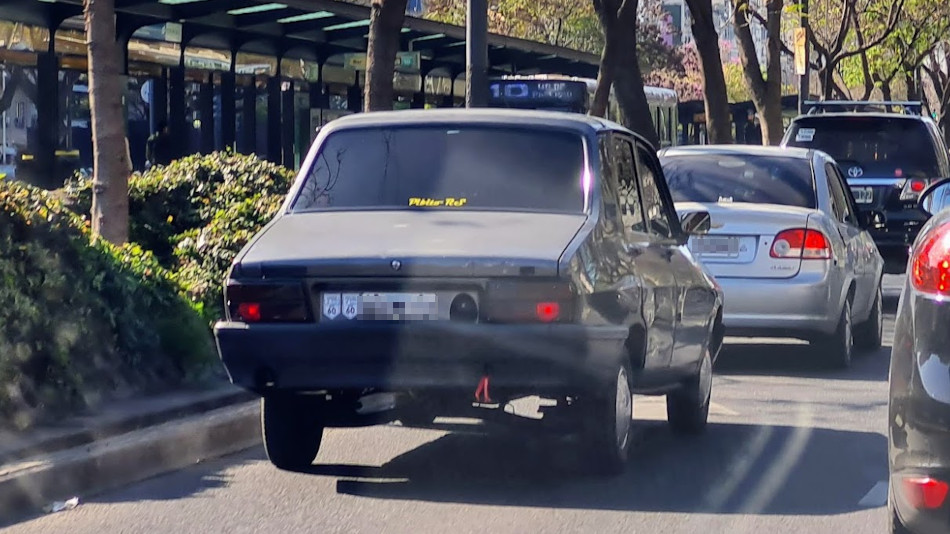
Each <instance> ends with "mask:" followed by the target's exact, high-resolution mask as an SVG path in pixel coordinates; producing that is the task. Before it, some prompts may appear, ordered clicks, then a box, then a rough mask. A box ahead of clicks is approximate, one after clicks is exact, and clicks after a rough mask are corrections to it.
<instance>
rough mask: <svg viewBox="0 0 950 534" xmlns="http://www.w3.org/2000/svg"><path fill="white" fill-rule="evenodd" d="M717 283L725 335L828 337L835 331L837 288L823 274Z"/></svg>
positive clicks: (838, 308) (725, 279)
mask: <svg viewBox="0 0 950 534" xmlns="http://www.w3.org/2000/svg"><path fill="white" fill-rule="evenodd" d="M717 280H718V281H719V284H720V285H721V286H722V291H723V295H724V302H723V325H724V326H725V328H726V335H741V336H754V335H757V334H758V335H764V336H768V335H783V332H788V331H793V332H794V333H802V332H808V333H813V332H823V333H832V332H834V330H835V328H836V327H837V324H838V318H839V313H840V311H841V310H840V307H839V301H840V298H839V297H840V288H836V287H835V286H834V284H833V283H832V280H831V278H829V277H828V276H826V275H824V274H823V273H822V274H819V273H806V272H801V273H799V274H798V275H797V276H795V277H794V278H782V279H758V278H718V279H717ZM789 334H791V332H789Z"/></svg>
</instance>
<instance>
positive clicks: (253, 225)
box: [65, 152, 294, 321]
mask: <svg viewBox="0 0 950 534" xmlns="http://www.w3.org/2000/svg"><path fill="white" fill-rule="evenodd" d="M293 179H294V173H293V171H290V170H288V169H286V168H285V167H281V166H279V165H275V164H273V163H269V162H267V161H265V160H262V159H259V158H258V157H256V156H254V155H250V156H244V155H240V154H234V153H233V152H217V153H214V154H208V155H194V156H189V157H187V158H184V159H181V160H178V161H175V162H172V163H171V164H170V165H168V166H167V167H155V168H152V169H150V170H149V171H148V172H146V173H145V174H136V175H134V176H133V177H132V178H131V180H130V181H129V204H130V207H129V211H130V214H131V227H130V240H131V241H133V242H135V243H138V244H139V245H141V246H142V247H143V248H145V249H147V250H150V251H153V252H154V254H155V256H156V258H158V261H159V262H160V263H161V264H162V265H163V266H165V267H166V268H168V269H170V270H171V271H172V272H173V276H174V277H175V279H176V280H177V281H178V282H179V283H180V284H181V285H182V287H183V288H184V290H185V291H186V293H187V294H188V295H189V297H190V298H191V299H192V300H193V301H194V302H195V304H196V306H197V307H198V308H199V309H200V310H202V313H203V314H204V316H205V318H206V320H208V321H214V320H215V319H217V318H218V317H220V316H221V314H222V313H223V305H222V296H221V285H222V282H223V281H224V276H225V274H226V272H227V269H228V267H229V266H230V264H231V261H232V260H233V259H234V257H235V256H236V255H237V253H238V252H240V250H241V248H242V247H243V246H244V245H245V244H246V243H247V241H248V240H249V239H250V238H251V237H253V236H254V234H255V233H257V231H258V230H260V229H261V228H262V227H263V226H264V225H265V224H267V222H269V221H270V219H271V218H273V216H274V215H275V214H276V213H277V210H278V209H279V208H280V205H281V204H282V203H283V201H284V197H285V195H286V194H287V191H288V189H289V188H290V185H291V184H292V183H293ZM65 192H66V195H67V198H68V199H69V201H70V203H71V205H72V207H73V209H74V210H75V211H77V212H78V213H89V210H90V208H91V205H92V186H91V183H90V182H89V181H88V180H84V179H82V178H81V177H75V178H74V179H73V180H71V181H70V182H69V183H67V184H66V190H65Z"/></svg>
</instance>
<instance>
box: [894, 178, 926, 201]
mask: <svg viewBox="0 0 950 534" xmlns="http://www.w3.org/2000/svg"><path fill="white" fill-rule="evenodd" d="M929 185H930V180H926V179H923V178H911V179H910V180H907V181H906V182H904V187H903V188H902V189H901V202H910V201H914V202H916V201H917V199H918V198H919V197H920V194H921V193H923V192H924V189H927V186H929Z"/></svg>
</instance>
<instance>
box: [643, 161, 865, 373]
mask: <svg viewBox="0 0 950 534" xmlns="http://www.w3.org/2000/svg"><path fill="white" fill-rule="evenodd" d="M660 156H661V161H662V164H663V170H664V173H665V175H666V178H667V180H668V183H669V187H670V192H671V193H672V195H673V200H674V202H675V205H676V210H677V212H678V214H679V216H680V217H683V216H685V215H687V214H688V213H692V212H696V211H708V212H709V213H710V215H711V217H712V224H711V226H712V228H711V230H710V232H709V234H707V235H704V236H696V237H693V238H691V239H690V242H689V249H690V251H691V253H692V254H693V255H694V257H695V258H696V259H698V260H699V261H700V262H702V264H703V265H704V266H705V267H706V268H707V269H708V270H709V272H710V274H712V275H713V276H714V277H715V278H716V280H718V281H719V283H720V285H721V286H722V289H723V293H724V296H725V302H724V305H723V323H724V326H725V328H726V331H727V334H728V335H733V336H756V337H758V336H767V337H773V336H774V337H791V338H800V339H805V340H808V341H810V342H811V343H812V344H813V345H820V346H821V347H822V349H823V350H822V354H823V355H824V357H826V358H830V359H831V362H830V363H833V364H834V365H836V366H840V367H847V366H848V365H850V363H851V355H852V349H853V347H854V345H855V344H857V345H858V346H859V347H860V348H863V349H867V350H873V349H876V348H878V347H880V345H881V330H882V324H883V319H882V316H883V313H882V309H881V308H882V305H881V299H882V296H881V276H882V273H883V263H884V262H883V259H882V258H881V255H880V253H879V252H878V250H877V246H876V245H875V244H874V241H873V240H872V238H871V236H870V234H869V233H868V232H867V228H868V226H869V225H870V224H872V223H873V222H877V221H876V220H875V219H876V217H875V216H874V215H873V214H869V215H862V214H861V213H860V212H859V211H858V209H857V206H856V205H855V202H854V199H853V197H852V196H851V190H850V189H849V188H848V186H847V183H846V182H845V180H844V177H843V176H842V175H841V172H840V170H839V169H838V166H837V165H836V164H835V161H834V160H833V159H832V158H831V157H830V156H828V155H827V154H825V153H823V152H820V151H815V150H806V149H790V148H777V147H751V146H745V147H742V146H728V147H727V146H694V147H681V148H675V149H666V150H663V151H661V153H660Z"/></svg>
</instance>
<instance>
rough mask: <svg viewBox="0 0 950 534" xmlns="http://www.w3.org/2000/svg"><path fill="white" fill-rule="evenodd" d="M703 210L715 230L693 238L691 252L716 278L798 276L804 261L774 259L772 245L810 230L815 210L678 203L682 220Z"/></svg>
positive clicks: (690, 241)
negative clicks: (781, 236)
mask: <svg viewBox="0 0 950 534" xmlns="http://www.w3.org/2000/svg"><path fill="white" fill-rule="evenodd" d="M702 210H706V211H708V212H709V214H710V218H711V228H710V231H709V232H708V233H707V234H706V235H702V236H693V237H691V238H690V240H689V249H690V252H692V254H693V256H694V257H696V259H698V260H699V261H701V262H703V264H704V265H705V266H706V268H707V269H708V270H709V271H710V272H711V273H712V274H713V276H715V277H721V278H791V277H793V276H795V275H797V274H798V272H799V270H800V269H801V262H802V260H801V259H800V258H795V259H787V258H773V257H772V256H771V249H772V244H773V241H774V239H775V236H776V235H778V233H779V232H782V231H783V230H789V229H793V228H807V225H808V217H809V215H810V214H811V213H812V212H813V210H810V209H807V208H799V207H794V206H779V205H774V204H745V203H735V204H732V203H717V204H712V203H709V204H706V203H702V204H701V203H695V202H682V203H677V204H676V211H677V213H678V214H679V215H680V216H681V217H682V216H683V215H686V214H687V213H691V212H695V211H702Z"/></svg>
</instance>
